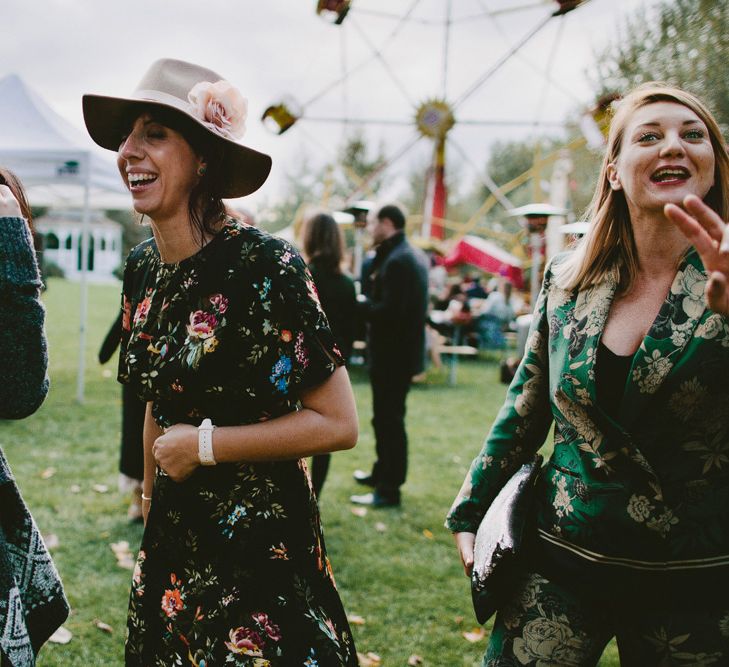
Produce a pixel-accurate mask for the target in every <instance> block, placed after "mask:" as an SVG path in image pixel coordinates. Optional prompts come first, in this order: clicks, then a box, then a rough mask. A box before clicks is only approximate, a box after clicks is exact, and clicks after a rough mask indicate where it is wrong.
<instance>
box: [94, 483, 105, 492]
mask: <svg viewBox="0 0 729 667" xmlns="http://www.w3.org/2000/svg"><path fill="white" fill-rule="evenodd" d="M91 488H92V489H93V490H94V491H96V493H106V492H107V491H108V490H109V487H108V486H107V485H106V484H94V485H93V486H92V487H91Z"/></svg>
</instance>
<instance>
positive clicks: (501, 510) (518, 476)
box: [471, 454, 542, 623]
mask: <svg viewBox="0 0 729 667" xmlns="http://www.w3.org/2000/svg"><path fill="white" fill-rule="evenodd" d="M541 468H542V456H541V455H539V454H537V455H536V457H535V458H534V460H533V461H532V462H531V463H525V464H524V465H523V466H522V467H521V468H519V470H517V471H516V472H515V473H514V475H513V476H512V477H511V479H509V481H508V482H507V483H506V484H505V485H504V487H503V488H502V489H501V491H499V493H498V495H497V496H496V498H494V501H493V502H492V503H491V505H490V507H489V508H488V510H487V512H486V515H485V516H484V518H483V520H482V521H481V525H480V526H479V527H478V531H477V533H476V543H475V545H474V549H473V570H472V572H471V596H472V598H473V608H474V610H475V612H476V618H477V619H478V622H479V623H485V622H486V621H488V620H489V619H490V618H491V617H492V616H493V615H494V614H495V613H496V610H497V609H498V608H499V607H500V606H501V604H502V603H503V602H504V601H505V599H506V598H507V596H508V595H509V594H510V593H511V592H512V591H513V588H514V585H515V583H516V582H515V580H516V577H517V576H518V573H519V570H518V567H517V564H518V560H519V557H520V555H521V547H522V543H523V540H524V536H525V534H526V532H527V527H528V526H531V525H533V522H534V487H535V485H536V481H537V478H538V476H539V471H540V470H541Z"/></svg>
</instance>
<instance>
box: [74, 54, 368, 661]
mask: <svg viewBox="0 0 729 667" xmlns="http://www.w3.org/2000/svg"><path fill="white" fill-rule="evenodd" d="M84 117H85V121H86V127H87V128H88V130H89V133H90V134H91V136H92V138H93V139H94V140H95V141H96V143H98V144H99V145H101V146H103V147H104V148H108V149H110V150H115V151H117V153H118V165H119V170H120V172H121V175H122V179H123V180H124V183H125V184H126V185H127V187H128V188H129V191H130V192H131V195H132V198H133V201H134V208H135V209H136V211H137V212H138V213H140V214H142V215H143V216H145V217H146V218H148V219H149V221H150V223H151V226H152V231H153V238H152V239H150V240H149V241H146V242H144V243H142V244H141V245H139V246H137V248H135V249H134V250H133V251H132V253H131V254H130V256H129V258H128V260H127V264H126V269H125V274H124V285H123V300H122V301H123V311H124V317H123V329H124V340H123V342H122V354H121V358H120V373H119V377H120V380H121V381H122V382H128V383H131V384H132V385H133V386H135V387H136V389H137V391H138V393H139V395H140V396H141V397H142V398H143V399H144V400H146V401H147V417H146V422H145V432H144V449H145V470H144V486H143V501H144V512H145V518H146V526H145V531H144V536H143V538H142V545H141V550H140V552H139V559H138V564H137V569H136V571H135V574H134V578H133V584H132V591H131V595H130V604H129V616H128V630H129V634H128V638H127V643H126V664H127V665H139V666H140V667H141V666H144V667H148V666H149V665H182V664H193V665H200V666H202V665H205V666H211V665H224V664H225V665H258V666H260V667H264V666H266V665H356V664H357V658H356V652H355V648H354V642H353V640H352V635H351V632H350V629H349V626H348V624H347V619H346V615H345V613H344V610H343V608H342V605H341V602H340V599H339V595H338V593H337V590H336V587H335V585H334V579H333V575H332V572H331V568H330V566H329V560H328V558H327V554H326V550H325V548H324V541H323V537H322V532H321V527H320V524H319V515H318V510H317V504H316V499H315V497H314V495H313V493H312V491H311V487H310V484H309V481H308V478H307V474H306V468H305V465H304V463H303V461H302V460H301V459H302V458H303V457H306V456H310V455H314V454H319V453H323V452H329V451H334V450H337V449H346V448H350V447H352V446H353V445H354V444H355V441H356V438H357V415H356V411H355V406H354V399H353V395H352V391H351V387H350V384H349V381H348V378H347V372H346V370H345V369H344V367H343V359H342V357H341V354H340V353H339V350H338V349H337V347H336V345H335V342H334V338H333V336H332V333H331V331H330V329H329V327H328V325H327V321H326V318H325V317H324V314H323V312H322V310H321V307H320V305H319V302H318V300H317V298H316V290H315V288H314V284H313V281H312V279H311V276H310V274H309V272H308V271H307V269H306V266H305V265H304V263H303V261H302V259H301V258H300V256H299V255H298V253H297V252H296V251H295V250H294V249H293V248H292V247H291V246H290V245H288V244H286V243H284V242H283V241H281V240H278V239H275V238H274V237H271V236H269V235H267V234H266V233H264V232H262V231H260V230H258V229H256V228H254V227H251V226H248V225H246V224H245V223H242V222H240V221H239V220H235V219H233V218H231V217H229V216H227V215H226V214H225V209H224V205H223V202H222V198H223V197H226V198H233V197H241V196H244V195H247V194H250V193H251V192H254V191H255V190H257V189H258V188H259V187H260V186H261V185H262V184H263V182H264V181H265V180H266V177H267V176H268V172H269V169H270V165H271V160H270V158H269V157H268V156H267V155H264V154H262V153H259V152H257V151H255V150H253V149H251V148H248V147H246V146H243V145H242V144H240V143H238V142H237V141H236V139H237V138H238V137H239V136H240V135H241V134H242V131H243V130H244V127H245V118H246V101H245V99H244V98H243V97H242V96H241V94H240V92H238V90H237V89H236V88H234V87H233V86H232V85H231V84H230V83H228V82H227V81H225V80H223V79H222V78H221V77H220V76H219V75H217V74H216V73H215V72H212V71H211V70H208V69H205V68H202V67H199V66H197V65H193V64H191V63H185V62H181V61H178V60H169V59H165V60H160V61H157V62H155V63H154V64H153V65H152V66H151V68H150V69H149V71H148V72H147V74H146V76H145V77H144V79H143V80H142V82H141V83H140V85H139V87H138V89H137V90H136V91H135V93H134V94H133V95H132V96H131V97H127V98H119V97H104V96H99V95H86V96H84Z"/></svg>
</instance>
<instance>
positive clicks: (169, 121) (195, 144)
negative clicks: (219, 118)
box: [120, 106, 225, 246]
mask: <svg viewBox="0 0 729 667" xmlns="http://www.w3.org/2000/svg"><path fill="white" fill-rule="evenodd" d="M142 114H148V115H149V117H150V119H151V120H152V121H154V122H155V123H159V124H160V125H164V126H165V127H168V128H170V129H171V130H174V131H175V132H178V133H179V134H181V135H182V137H183V138H184V139H185V141H187V143H188V144H190V147H191V148H192V150H193V151H194V152H195V153H197V154H198V155H199V156H200V157H201V158H202V159H203V161H204V162H205V167H206V169H205V173H204V174H203V175H202V176H201V177H200V180H199V181H198V183H197V185H196V186H195V187H194V188H193V189H192V190H191V192H190V199H189V201H188V203H187V210H188V214H189V218H190V224H191V226H192V229H193V233H194V234H195V235H196V236H197V237H198V239H199V241H200V245H201V246H202V245H203V244H204V241H205V237H206V236H212V235H214V234H215V233H216V232H217V231H218V229H217V224H218V223H219V222H220V220H221V219H222V218H223V217H224V216H225V205H224V204H223V200H222V198H221V197H220V195H219V194H218V193H217V191H216V188H218V187H219V184H220V183H222V178H223V176H224V169H225V165H224V160H223V151H222V148H220V147H219V146H218V145H217V144H216V143H215V142H213V141H211V140H210V137H209V132H208V131H207V130H205V129H204V128H202V127H200V125H198V124H197V123H196V122H195V121H193V120H192V119H190V118H188V117H187V116H185V115H184V114H182V113H180V112H179V111H176V110H174V109H166V108H164V107H158V106H149V107H145V108H143V110H142V111H141V112H140V111H139V109H138V108H137V109H135V110H134V112H133V113H132V114H130V116H129V117H128V118H127V122H126V123H124V126H125V127H128V128H131V127H132V126H133V125H134V123H135V121H136V120H137V118H139V117H140V116H141V115H142ZM120 143H121V142H120Z"/></svg>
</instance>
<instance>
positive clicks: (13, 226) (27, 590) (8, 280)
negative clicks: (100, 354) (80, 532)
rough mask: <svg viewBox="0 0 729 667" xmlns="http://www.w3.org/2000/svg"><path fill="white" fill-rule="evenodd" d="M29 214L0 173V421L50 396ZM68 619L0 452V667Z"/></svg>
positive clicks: (11, 666)
mask: <svg viewBox="0 0 729 667" xmlns="http://www.w3.org/2000/svg"><path fill="white" fill-rule="evenodd" d="M31 223H32V216H31V211H30V206H29V205H28V200H27V199H26V196H25V192H24V191H23V187H22V185H21V183H20V181H19V180H18V178H17V177H16V176H15V175H14V174H13V173H12V172H11V171H10V170H8V169H4V168H0V315H2V319H3V322H4V323H5V324H4V325H3V327H2V329H1V330H0V346H2V350H3V354H2V359H3V381H2V382H0V419H21V418H23V417H27V416H28V415H31V414H32V413H34V412H35V411H36V410H37V409H38V408H39V407H40V405H41V403H43V400H44V399H45V397H46V394H47V393H48V375H47V370H48V353H47V346H46V337H45V333H44V330H43V325H44V321H45V310H44V308H43V304H41V302H40V286H41V281H40V276H39V273H38V264H37V263H36V257H35V250H34V249H33V237H32V233H31ZM67 616H68V603H67V602H66V598H65V596H64V594H63V588H62V586H61V581H60V579H59V577H58V573H57V572H56V568H55V567H54V565H53V561H52V560H51V557H50V555H49V554H48V551H47V549H46V546H45V544H44V543H43V538H42V537H41V535H40V532H39V530H38V527H37V526H36V524H35V521H34V520H33V517H32V516H31V514H30V511H29V510H28V508H27V506H26V504H25V502H24V501H23V498H22V496H21V494H20V490H19V489H18V486H17V484H16V482H15V479H14V478H13V474H12V472H11V470H10V466H9V465H8V462H7V460H6V459H5V455H4V454H3V451H2V449H0V665H2V667H28V666H29V665H34V664H35V657H36V654H37V653H38V650H39V649H40V647H41V646H42V645H43V643H44V642H45V641H46V640H47V639H48V638H49V637H50V636H51V635H52V634H53V632H54V631H55V630H56V629H57V628H58V626H60V625H61V623H63V621H64V620H65V619H66V617H67Z"/></svg>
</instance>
